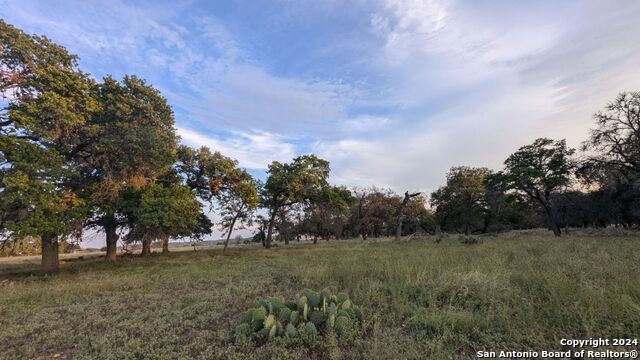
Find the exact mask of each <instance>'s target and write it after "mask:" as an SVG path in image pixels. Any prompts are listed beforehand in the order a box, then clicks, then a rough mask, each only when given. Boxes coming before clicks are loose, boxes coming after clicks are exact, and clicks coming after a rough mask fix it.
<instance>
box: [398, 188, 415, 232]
mask: <svg viewBox="0 0 640 360" xmlns="http://www.w3.org/2000/svg"><path fill="white" fill-rule="evenodd" d="M418 195H420V193H414V194H409V192H408V191H407V192H405V193H404V199H403V200H402V203H401V204H400V207H399V208H398V213H397V221H398V222H397V224H398V225H397V226H396V241H397V240H400V237H401V236H402V220H404V209H405V208H406V207H407V204H409V200H411V198H412V197H415V196H418Z"/></svg>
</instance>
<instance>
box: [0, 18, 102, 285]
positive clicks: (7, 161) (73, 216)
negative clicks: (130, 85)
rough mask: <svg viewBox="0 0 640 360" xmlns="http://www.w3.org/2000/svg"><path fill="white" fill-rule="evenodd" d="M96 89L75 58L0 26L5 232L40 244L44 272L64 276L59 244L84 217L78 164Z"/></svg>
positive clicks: (1, 219) (0, 225)
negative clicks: (61, 273) (79, 187)
mask: <svg viewBox="0 0 640 360" xmlns="http://www.w3.org/2000/svg"><path fill="white" fill-rule="evenodd" d="M94 89H95V83H94V82H93V81H92V80H91V79H90V78H89V77H88V76H87V75H86V74H85V73H83V72H81V71H80V70H78V68H77V57H76V56H74V55H71V54H69V53H68V52H67V51H66V49H65V48H63V47H62V46H59V45H57V44H55V43H53V42H51V41H50V40H49V39H47V38H45V37H40V36H35V35H27V34H25V33H24V32H22V31H20V30H18V29H16V28H14V27H13V26H11V25H8V24H6V23H5V22H4V21H2V20H0V93H1V94H2V99H3V100H2V103H1V104H2V106H3V108H2V109H1V110H0V195H1V196H0V231H2V232H3V233H5V234H6V235H7V236H8V237H10V238H21V237H25V236H37V237H39V238H40V243H41V247H42V262H41V271H42V272H43V273H51V272H54V271H56V270H57V269H58V267H59V260H58V251H59V243H60V242H61V241H62V240H64V239H65V238H68V237H69V236H72V235H75V236H78V234H79V232H80V231H81V224H82V220H83V219H84V217H85V214H86V211H85V210H86V202H85V200H84V199H82V198H81V197H80V196H79V194H78V189H77V184H78V182H77V178H78V176H77V175H78V174H77V168H76V165H77V163H78V162H79V161H80V160H81V159H79V158H78V156H77V152H78V148H79V145H80V136H79V134H80V133H81V131H80V130H81V129H83V128H84V127H85V126H86V124H87V119H88V118H89V117H90V116H91V114H92V113H93V112H94V111H96V110H97V108H98V105H97V102H96V101H95V98H94V96H93V95H94Z"/></svg>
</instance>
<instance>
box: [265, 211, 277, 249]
mask: <svg viewBox="0 0 640 360" xmlns="http://www.w3.org/2000/svg"><path fill="white" fill-rule="evenodd" d="M275 224H276V211H273V212H272V214H271V218H270V219H269V228H268V229H267V237H266V239H265V240H264V247H265V248H267V249H269V248H271V236H272V235H273V226H274V225H275Z"/></svg>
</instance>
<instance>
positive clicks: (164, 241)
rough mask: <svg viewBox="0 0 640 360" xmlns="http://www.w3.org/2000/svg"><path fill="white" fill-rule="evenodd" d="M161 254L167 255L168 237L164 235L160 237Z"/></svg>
mask: <svg viewBox="0 0 640 360" xmlns="http://www.w3.org/2000/svg"><path fill="white" fill-rule="evenodd" d="M162 253H163V254H168V253H169V237H168V236H166V235H163V236H162Z"/></svg>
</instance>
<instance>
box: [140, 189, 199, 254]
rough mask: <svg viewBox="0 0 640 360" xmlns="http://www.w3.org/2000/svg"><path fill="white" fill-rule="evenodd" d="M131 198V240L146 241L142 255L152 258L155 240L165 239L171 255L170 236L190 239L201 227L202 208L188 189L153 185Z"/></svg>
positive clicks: (165, 249) (164, 245)
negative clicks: (188, 237) (152, 244)
mask: <svg viewBox="0 0 640 360" xmlns="http://www.w3.org/2000/svg"><path fill="white" fill-rule="evenodd" d="M131 198H132V199H134V200H132V201H130V202H129V204H131V208H130V213H131V216H132V217H134V218H135V221H134V222H133V228H132V230H131V231H130V233H129V234H128V236H129V239H128V240H129V241H135V240H137V239H141V240H142V254H141V255H142V256H145V257H146V256H150V255H151V243H152V242H153V241H154V240H158V239H160V240H162V242H163V252H167V251H168V239H169V238H170V237H184V236H190V235H191V234H192V233H193V232H194V231H195V230H196V229H197V227H198V223H199V221H200V220H199V216H200V212H201V205H200V203H199V202H198V200H197V199H196V198H195V195H194V193H193V192H191V190H190V189H189V188H188V187H186V186H183V185H176V184H172V185H167V186H164V185H161V184H150V185H148V186H146V187H144V188H142V189H140V190H139V191H136V192H134V194H133V196H132V197H131Z"/></svg>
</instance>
